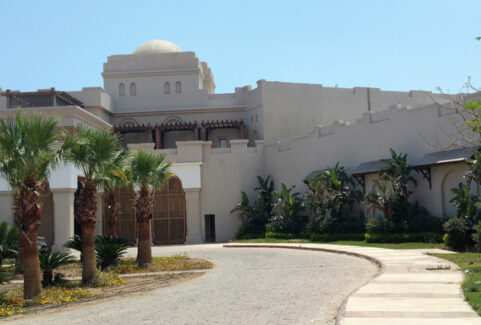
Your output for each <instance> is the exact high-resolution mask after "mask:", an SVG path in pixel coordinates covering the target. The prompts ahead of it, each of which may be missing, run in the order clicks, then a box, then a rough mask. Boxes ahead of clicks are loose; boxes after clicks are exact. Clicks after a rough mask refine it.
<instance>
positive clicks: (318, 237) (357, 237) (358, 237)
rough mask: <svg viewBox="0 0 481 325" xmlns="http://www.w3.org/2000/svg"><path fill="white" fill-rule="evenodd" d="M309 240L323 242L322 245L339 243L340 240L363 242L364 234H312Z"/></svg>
mask: <svg viewBox="0 0 481 325" xmlns="http://www.w3.org/2000/svg"><path fill="white" fill-rule="evenodd" d="M309 239H310V240H311V241H314V242H321V243H325V242H331V241H339V240H354V241H362V240H364V233H330V234H318V233H313V234H311V236H310V238H309Z"/></svg>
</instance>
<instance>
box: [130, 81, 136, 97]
mask: <svg viewBox="0 0 481 325" xmlns="http://www.w3.org/2000/svg"><path fill="white" fill-rule="evenodd" d="M136 95H137V86H136V85H135V82H132V83H131V84H130V96H136Z"/></svg>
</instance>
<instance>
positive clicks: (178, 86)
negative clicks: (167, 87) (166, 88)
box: [175, 81, 182, 94]
mask: <svg viewBox="0 0 481 325" xmlns="http://www.w3.org/2000/svg"><path fill="white" fill-rule="evenodd" d="M181 92H182V84H181V83H180V81H177V82H176V83H175V93H176V94H180V93H181Z"/></svg>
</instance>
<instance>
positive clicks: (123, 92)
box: [119, 83, 125, 96]
mask: <svg viewBox="0 0 481 325" xmlns="http://www.w3.org/2000/svg"><path fill="white" fill-rule="evenodd" d="M119 96H125V85H124V84H123V83H121V84H120V85H119Z"/></svg>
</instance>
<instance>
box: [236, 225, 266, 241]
mask: <svg viewBox="0 0 481 325" xmlns="http://www.w3.org/2000/svg"><path fill="white" fill-rule="evenodd" d="M264 237H265V233H254V232H249V231H248V227H246V225H245V224H242V225H241V226H240V227H239V230H237V232H236V233H235V239H257V238H264Z"/></svg>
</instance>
